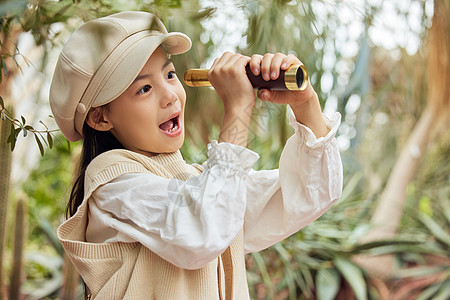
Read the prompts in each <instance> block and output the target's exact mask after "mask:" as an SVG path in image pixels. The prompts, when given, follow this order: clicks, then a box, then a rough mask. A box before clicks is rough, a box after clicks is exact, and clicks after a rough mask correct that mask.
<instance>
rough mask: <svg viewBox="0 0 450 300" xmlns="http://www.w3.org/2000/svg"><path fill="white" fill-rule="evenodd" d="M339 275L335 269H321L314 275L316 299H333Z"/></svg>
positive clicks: (338, 282)
mask: <svg viewBox="0 0 450 300" xmlns="http://www.w3.org/2000/svg"><path fill="white" fill-rule="evenodd" d="M340 284H341V277H340V276H339V273H338V272H337V271H336V269H333V268H330V269H321V270H319V271H318V272H317V275H316V287H317V292H316V295H317V300H333V299H335V298H336V295H337V293H338V291H339V286H340Z"/></svg>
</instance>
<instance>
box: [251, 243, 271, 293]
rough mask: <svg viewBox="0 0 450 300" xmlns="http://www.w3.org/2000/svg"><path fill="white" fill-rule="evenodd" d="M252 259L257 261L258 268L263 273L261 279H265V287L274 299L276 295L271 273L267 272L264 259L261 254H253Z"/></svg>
mask: <svg viewBox="0 0 450 300" xmlns="http://www.w3.org/2000/svg"><path fill="white" fill-rule="evenodd" d="M252 257H253V259H254V260H255V263H256V265H257V266H258V269H259V272H260V273H261V277H262V278H263V281H264V285H265V286H266V288H267V293H268V295H269V296H270V297H273V295H274V293H273V287H272V281H271V280H270V276H269V272H268V271H267V268H266V264H265V263H264V258H263V257H262V255H261V253H259V252H255V253H252Z"/></svg>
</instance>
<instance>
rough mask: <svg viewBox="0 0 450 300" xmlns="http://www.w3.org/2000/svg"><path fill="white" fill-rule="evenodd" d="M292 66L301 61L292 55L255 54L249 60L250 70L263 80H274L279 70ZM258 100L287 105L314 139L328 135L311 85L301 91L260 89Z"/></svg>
mask: <svg viewBox="0 0 450 300" xmlns="http://www.w3.org/2000/svg"><path fill="white" fill-rule="evenodd" d="M292 64H301V61H300V60H299V59H298V58H297V57H295V56H294V55H292V54H289V55H285V54H282V53H276V54H272V53H267V54H265V55H264V56H262V55H258V54H255V55H253V56H252V57H251V59H250V69H251V70H252V73H253V74H254V75H255V76H258V75H259V74H261V75H262V77H263V79H264V80H271V79H272V80H274V79H277V78H278V76H280V70H287V69H288V68H289V66H291V65H292ZM258 98H259V99H261V100H263V101H269V102H273V103H278V104H289V106H290V107H291V108H292V111H293V112H294V115H295V118H296V120H297V121H298V122H300V123H302V124H303V125H305V126H308V127H309V128H310V129H311V130H312V131H313V133H314V134H315V136H316V137H322V136H325V135H327V134H328V131H329V129H328V127H327V126H326V124H325V121H324V119H323V117H322V109H321V107H320V102H319V97H318V96H317V93H316V92H315V91H314V89H313V87H312V86H311V83H310V82H309V81H308V85H307V87H306V89H305V90H303V91H270V90H267V89H260V90H259V91H258Z"/></svg>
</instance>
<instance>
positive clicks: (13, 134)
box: [7, 123, 16, 151]
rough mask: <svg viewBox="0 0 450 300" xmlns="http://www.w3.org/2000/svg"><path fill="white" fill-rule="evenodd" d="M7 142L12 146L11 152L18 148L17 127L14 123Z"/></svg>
mask: <svg viewBox="0 0 450 300" xmlns="http://www.w3.org/2000/svg"><path fill="white" fill-rule="evenodd" d="M7 142H8V143H10V144H11V151H13V150H14V148H15V147H16V127H14V123H11V132H10V134H9V136H8V141H7Z"/></svg>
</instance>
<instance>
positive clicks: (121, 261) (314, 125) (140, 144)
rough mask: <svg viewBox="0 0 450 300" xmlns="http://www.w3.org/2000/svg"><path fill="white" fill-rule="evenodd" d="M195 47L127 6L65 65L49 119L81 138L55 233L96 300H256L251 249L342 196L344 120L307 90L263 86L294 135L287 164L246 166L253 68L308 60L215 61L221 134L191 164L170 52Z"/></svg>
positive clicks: (93, 28) (76, 37)
mask: <svg viewBox="0 0 450 300" xmlns="http://www.w3.org/2000/svg"><path fill="white" fill-rule="evenodd" d="M149 24H151V26H150V25H149ZM149 28H150V29H149ZM190 46H191V42H190V40H189V38H188V37H187V36H186V35H184V34H182V33H167V31H166V29H165V27H164V25H163V24H162V23H161V21H160V20H158V19H157V18H156V17H155V16H153V15H152V14H149V13H144V12H122V13H118V14H114V15H111V16H108V17H105V18H100V19H97V20H93V21H90V22H87V23H85V24H84V25H82V26H81V27H80V28H79V29H77V30H76V31H75V32H74V33H73V35H72V36H71V38H70V39H69V41H68V42H67V44H66V45H65V47H64V49H63V50H62V52H61V55H60V57H59V60H58V63H57V65H56V69H55V74H54V78H53V81H52V85H51V89H50V104H51V107H52V111H53V114H54V116H55V119H56V121H57V123H58V125H59V127H60V128H61V131H62V132H63V134H64V135H65V136H66V137H67V139H69V140H71V141H76V140H80V139H84V143H83V152H82V155H81V163H80V171H79V176H78V179H77V181H76V182H75V184H74V187H73V190H72V193H71V196H70V201H69V204H68V214H69V215H70V218H69V219H68V220H67V221H66V222H64V223H63V224H62V225H61V226H60V227H59V228H58V232H57V233H58V237H59V239H60V240H61V242H62V244H63V246H64V248H65V250H66V253H67V254H68V255H69V257H70V259H71V260H72V262H73V264H74V265H75V266H76V268H77V269H78V271H79V273H80V274H81V276H82V278H83V280H84V282H85V283H86V285H87V287H88V289H89V291H90V293H91V296H92V297H93V298H95V299H196V300H198V299H205V300H210V299H237V300H241V299H249V292H248V287H247V281H246V278H245V275H246V273H245V264H244V255H245V254H246V253H249V252H254V251H260V250H262V249H264V248H267V247H269V246H271V245H273V244H275V243H277V242H278V241H280V240H282V239H284V238H286V237H288V236H289V235H291V234H293V233H295V232H296V231H298V230H299V229H300V228H302V227H303V226H305V225H307V224H308V223H310V222H312V221H314V220H315V219H317V218H318V217H319V216H320V215H322V214H323V213H324V212H325V211H326V210H327V209H328V208H329V207H330V206H331V205H332V204H333V202H335V201H336V200H337V199H338V198H339V197H340V195H341V190H342V165H341V160H340V156H339V152H338V149H337V146H336V141H335V139H334V135H335V133H336V130H337V127H338V126H339V122H340V116H339V114H337V113H336V115H335V116H334V117H333V118H332V119H328V118H326V117H323V116H322V113H321V109H320V105H319V100H318V98H317V94H316V93H315V92H314V90H313V88H312V87H311V86H308V87H307V89H306V90H305V91H302V92H290V91H289V92H284V91H283V92H280V91H277V92H274V91H272V92H271V91H269V90H260V91H259V92H258V97H259V98H260V99H261V100H263V101H271V102H275V103H279V104H288V105H289V107H290V109H289V122H290V124H291V126H293V127H294V129H295V134H294V135H293V136H292V137H291V138H290V139H289V141H288V142H287V144H286V146H285V148H284V151H283V153H282V155H281V159H280V163H279V165H280V169H279V170H270V171H254V170H252V165H253V164H254V163H255V161H256V160H257V159H258V157H259V156H258V155H257V154H256V153H254V152H252V151H250V150H248V149H246V148H245V147H246V142H247V136H248V128H249V124H250V119H251V111H252V109H253V106H254V105H255V101H256V97H255V93H254V91H253V88H252V86H251V84H250V82H249V80H248V78H247V76H246V75H245V66H246V65H247V64H249V65H250V68H251V70H252V72H253V73H254V74H255V75H258V74H262V76H263V78H264V79H265V80H269V79H276V78H277V77H278V76H279V72H280V69H282V70H286V69H287V68H288V67H289V66H290V65H291V64H294V63H295V64H299V63H300V61H299V60H298V59H297V58H296V57H294V56H292V55H287V56H286V55H284V54H280V53H277V54H266V55H264V56H261V55H253V56H252V57H251V58H250V57H246V56H243V55H239V54H232V53H225V54H224V55H222V56H221V57H220V58H217V59H216V60H215V61H214V63H213V65H212V67H211V69H210V72H209V74H208V78H209V80H210V82H211V83H212V85H213V86H214V88H215V90H216V92H217V93H218V95H219V97H220V99H221V100H222V102H223V105H224V117H223V121H222V127H221V131H220V135H219V138H218V141H211V143H210V144H209V145H208V160H207V161H206V162H205V163H204V164H203V166H200V165H188V164H186V163H185V161H184V160H183V158H182V156H181V154H180V151H179V149H180V147H181V146H182V144H183V140H184V108H185V104H186V94H185V91H184V89H183V87H182V85H181V83H180V81H179V79H178V78H177V76H176V73H175V69H174V66H173V64H172V62H171V61H170V59H169V58H170V55H174V54H180V53H183V52H185V51H187V50H188V49H189V48H190ZM236 132H238V133H239V135H238V136H236V134H235V133H236ZM237 137H238V138H237Z"/></svg>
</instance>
